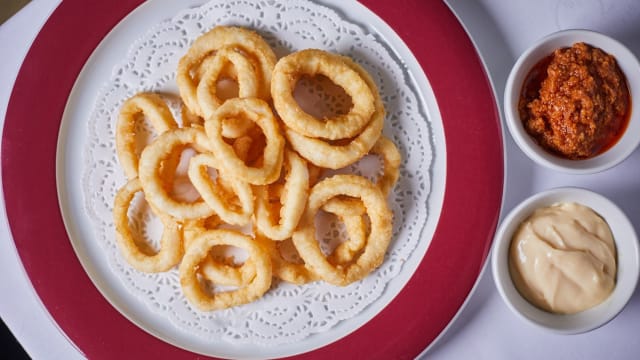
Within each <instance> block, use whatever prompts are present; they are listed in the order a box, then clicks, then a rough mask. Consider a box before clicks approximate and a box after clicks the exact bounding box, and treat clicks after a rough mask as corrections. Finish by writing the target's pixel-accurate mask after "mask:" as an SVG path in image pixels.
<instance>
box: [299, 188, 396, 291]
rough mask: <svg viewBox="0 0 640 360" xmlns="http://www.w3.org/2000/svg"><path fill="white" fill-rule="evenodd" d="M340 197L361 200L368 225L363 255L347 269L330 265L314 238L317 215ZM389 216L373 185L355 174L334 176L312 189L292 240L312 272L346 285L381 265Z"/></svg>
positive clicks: (333, 282)
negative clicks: (369, 228)
mask: <svg viewBox="0 0 640 360" xmlns="http://www.w3.org/2000/svg"><path fill="white" fill-rule="evenodd" d="M339 195H346V196H350V197H354V198H359V199H360V200H362V202H363V204H364V207H365V208H366V210H367V215H368V216H369V220H370V222H371V231H370V233H369V235H368V236H367V243H366V245H365V247H364V249H363V250H362V253H361V254H360V255H359V256H358V257H357V259H354V260H353V262H351V263H350V264H348V265H346V266H342V265H337V266H336V265H332V264H331V263H330V262H329V261H328V260H327V258H326V257H325V255H324V254H323V253H322V250H321V249H320V246H319V244H318V241H317V240H316V236H315V233H316V227H315V216H316V213H317V212H318V210H319V209H320V208H321V207H322V206H323V205H324V204H325V203H326V202H327V201H329V200H330V199H331V198H333V197H336V196H339ZM392 217H393V213H392V212H391V210H389V207H388V205H387V203H386V199H385V196H384V195H383V194H382V192H381V191H380V189H379V188H378V187H377V186H376V185H374V184H373V183H371V182H370V181H369V180H367V179H365V178H363V177H361V176H357V175H334V176H332V177H330V178H327V179H324V180H322V181H321V182H319V183H318V184H316V185H315V186H314V187H313V188H312V189H311V193H310V194H309V200H308V202H307V208H306V210H305V213H304V215H303V217H302V219H301V220H300V224H299V225H298V229H297V230H296V231H295V232H294V233H293V236H292V239H293V243H294V245H295V246H296V249H297V250H298V252H299V253H300V256H301V257H302V259H303V260H304V262H305V264H306V265H307V266H308V267H309V268H310V269H311V270H312V271H313V272H314V273H316V274H317V275H318V276H320V277H321V278H322V279H323V280H324V281H326V282H328V283H330V284H334V285H339V286H346V285H348V284H350V283H352V282H354V281H357V280H360V279H362V278H363V277H365V276H366V275H368V274H369V273H370V272H371V271H373V270H374V269H375V268H377V267H378V266H380V264H381V263H382V261H383V260H384V255H385V252H386V250H387V248H388V246H389V242H390V241H391V230H392Z"/></svg>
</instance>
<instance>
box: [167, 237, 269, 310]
mask: <svg viewBox="0 0 640 360" xmlns="http://www.w3.org/2000/svg"><path fill="white" fill-rule="evenodd" d="M220 245H229V246H235V247H239V248H242V249H245V250H246V251H247V252H248V254H249V258H250V259H251V261H252V263H253V264H254V265H255V268H256V275H255V277H253V279H251V281H250V282H249V283H248V284H246V286H243V287H240V288H238V289H237V290H233V291H226V292H220V293H210V292H208V291H206V290H205V289H203V287H202V285H201V284H200V280H199V279H198V270H199V268H200V264H201V262H202V261H203V260H204V259H206V258H207V257H208V256H209V251H210V250H211V249H212V248H213V247H214V246H220ZM179 273H180V284H181V286H182V290H183V292H184V295H185V297H186V298H187V300H189V302H190V303H192V304H193V305H195V306H196V307H197V308H199V309H200V310H202V311H210V310H220V309H226V308H229V307H232V306H236V305H241V304H246V303H249V302H252V301H254V300H256V299H258V298H259V297H261V296H262V295H263V294H264V293H265V292H266V291H267V290H269V287H270V286H271V276H272V271H271V258H270V257H269V254H267V253H266V252H265V250H264V249H263V248H262V247H261V246H260V245H259V244H258V243H256V242H255V241H254V240H253V239H252V238H251V237H249V236H247V235H244V234H241V233H239V232H237V231H233V230H221V229H218V230H208V231H205V232H203V233H202V234H200V235H198V236H197V237H196V238H195V239H193V241H192V243H191V245H190V246H189V247H188V248H187V250H186V252H185V254H184V257H183V258H182V263H180V268H179Z"/></svg>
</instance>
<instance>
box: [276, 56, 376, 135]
mask: <svg viewBox="0 0 640 360" xmlns="http://www.w3.org/2000/svg"><path fill="white" fill-rule="evenodd" d="M302 75H309V76H315V75H324V76H326V77H328V78H329V79H331V80H332V81H333V82H334V83H335V84H336V85H338V86H340V87H342V88H343V89H344V91H345V92H346V93H347V95H349V96H350V97H351V102H352V104H353V106H352V107H351V110H350V111H349V113H347V114H344V115H337V116H334V117H332V118H328V119H317V118H316V117H314V116H312V115H310V114H308V113H306V112H305V111H304V110H302V108H301V107H300V105H298V103H297V102H296V100H295V99H294V97H293V90H294V88H295V86H296V83H297V82H298V80H300V78H301V77H302ZM372 91H373V89H372V88H371V87H370V86H369V85H368V84H367V82H366V81H365V80H364V79H363V78H362V76H361V75H360V74H359V73H358V71H355V70H354V69H353V67H352V66H351V65H350V64H347V63H346V62H345V61H344V57H343V56H340V55H336V54H332V53H329V52H326V51H323V50H317V49H306V50H301V51H298V52H295V53H292V54H289V55H287V56H285V57H283V58H281V59H280V60H279V61H278V63H276V66H275V68H274V70H273V80H272V82H271V96H272V97H273V105H274V107H275V108H276V111H277V112H278V114H279V115H280V117H281V118H282V121H283V122H284V123H285V124H286V125H287V127H289V128H291V130H293V131H295V132H297V133H299V134H301V135H304V136H307V137H313V138H323V139H328V140H337V139H347V138H351V137H354V136H356V135H357V134H358V133H360V132H361V130H362V129H363V128H364V127H365V125H367V124H368V123H369V121H370V120H371V116H372V115H373V113H374V111H375V108H374V95H373V94H372Z"/></svg>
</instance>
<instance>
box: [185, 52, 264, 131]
mask: <svg viewBox="0 0 640 360" xmlns="http://www.w3.org/2000/svg"><path fill="white" fill-rule="evenodd" d="M207 63H208V68H207V69H206V71H205V73H204V75H203V76H202V78H201V79H200V83H198V88H197V98H198V103H199V105H200V108H201V110H202V115H203V117H204V118H205V119H206V118H208V117H209V116H211V114H212V113H213V112H214V111H215V110H216V109H217V108H219V107H220V105H222V103H223V102H224V100H223V99H221V98H220V97H218V96H217V87H216V85H217V83H218V80H219V79H220V78H221V77H222V74H223V70H224V68H225V66H228V65H229V64H232V65H233V67H234V68H235V73H236V74H237V75H236V78H237V79H236V80H237V82H238V97H241V98H243V97H258V91H259V84H258V77H257V75H256V71H255V69H254V68H253V65H252V64H251V62H250V61H249V60H248V59H247V58H246V57H245V56H244V55H243V54H242V53H240V52H238V51H237V50H236V49H234V48H232V47H229V46H225V47H223V48H221V49H220V50H218V51H217V52H216V54H215V56H214V57H213V61H211V62H207ZM251 126H253V123H252V122H250V121H240V122H235V123H234V124H233V125H232V124H225V126H223V128H222V129H223V132H222V135H223V136H224V137H228V138H229V137H231V138H237V137H240V136H242V135H244V134H245V133H246V132H247V130H248V129H249V128H250V127H251Z"/></svg>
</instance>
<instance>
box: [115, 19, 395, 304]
mask: <svg viewBox="0 0 640 360" xmlns="http://www.w3.org/2000/svg"><path fill="white" fill-rule="evenodd" d="M276 60H277V59H276V56H275V54H274V52H273V50H272V49H271V48H270V46H269V45H268V44H267V43H266V42H265V41H264V39H263V38H262V37H261V36H260V35H258V34H257V33H255V32H253V31H251V30H248V29H245V28H240V27H226V26H218V27H215V28H213V29H212V30H211V31H209V32H207V33H205V34H204V35H202V36H200V37H199V38H198V39H196V40H195V42H194V43H193V45H192V46H191V47H190V48H189V49H188V51H187V53H186V54H185V55H184V56H183V57H182V58H181V59H180V62H179V66H178V69H177V83H178V86H179V90H180V97H181V98H182V101H183V107H182V114H181V117H182V127H181V126H179V125H178V123H177V122H176V120H175V119H174V117H173V115H172V113H171V111H170V109H169V107H168V106H167V104H166V103H165V101H164V100H163V98H162V97H161V96H160V95H158V94H154V93H139V94H137V95H135V96H133V97H131V98H129V99H128V100H127V101H126V102H125V103H124V104H123V106H122V108H121V109H120V114H119V118H118V121H117V125H116V149H117V156H118V160H119V162H120V164H121V166H122V168H123V170H124V172H125V175H126V176H127V178H128V182H127V183H126V184H125V185H124V186H123V187H122V188H121V189H119V190H118V192H117V194H116V197H115V201H114V209H113V215H114V219H115V227H116V239H117V243H118V246H119V248H120V250H121V253H122V255H123V257H124V258H125V259H126V260H127V262H128V263H130V264H131V266H132V267H134V268H135V269H137V270H139V271H143V272H163V271H168V270H170V269H172V268H173V267H175V266H176V265H179V275H180V283H181V287H182V291H183V293H184V295H185V297H186V298H187V300H188V301H189V302H190V303H192V304H193V305H195V306H196V307H197V308H199V309H200V310H203V311H210V310H218V309H224V308H228V307H232V306H236V305H240V304H245V303H248V302H252V301H254V300H256V299H258V298H260V297H261V296H262V295H263V294H264V293H265V292H267V291H268V290H269V288H270V287H271V283H272V278H273V277H274V276H275V277H277V278H279V279H282V280H284V281H288V282H293V283H296V284H302V283H307V282H311V281H318V280H323V281H326V282H328V283H330V284H334V285H338V286H346V285H348V284H350V283H352V282H354V281H357V280H360V279H362V278H364V277H365V276H367V275H368V274H369V273H371V271H373V270H374V269H376V268H377V267H378V266H380V264H381V263H382V261H383V259H384V255H385V252H386V250H387V248H388V246H389V243H390V240H391V234H392V218H393V214H392V212H391V211H390V209H389V206H388V204H387V200H386V198H387V195H388V193H389V191H390V190H391V189H392V187H393V186H394V184H395V183H396V181H397V179H398V175H399V167H400V162H401V156H400V153H399V151H398V149H397V148H396V146H395V145H394V143H393V142H392V141H390V140H389V139H387V138H386V137H384V136H383V135H382V128H383V122H384V117H385V109H384V107H383V104H382V101H381V99H380V95H379V93H378V90H377V87H376V85H375V83H374V81H373V80H372V79H371V76H370V75H369V74H368V73H367V72H366V71H365V70H364V69H363V68H362V67H360V66H359V65H358V64H356V63H355V62H354V61H352V60H351V59H350V58H348V57H344V56H340V55H336V54H332V53H329V52H326V51H322V50H316V49H308V50H302V51H298V52H294V53H291V54H289V55H287V56H285V57H283V58H281V59H280V60H278V61H276ZM320 75H322V76H326V77H328V78H329V79H330V80H331V81H332V82H334V83H335V84H336V85H338V86H340V87H341V88H342V89H344V92H345V93H346V94H347V95H349V96H350V97H351V101H352V106H351V108H350V109H349V111H348V112H346V111H345V113H344V114H336V115H333V117H330V118H324V119H318V118H316V117H314V116H311V115H310V114H308V113H306V112H305V111H303V110H302V109H301V107H300V106H299V104H298V103H297V102H296V100H295V98H294V95H293V92H294V89H295V86H296V84H297V82H298V81H299V80H300V79H301V78H302V77H303V76H309V77H313V76H320ZM224 78H226V79H232V80H233V81H234V82H236V83H237V87H238V91H237V92H238V94H237V97H233V98H226V99H222V98H221V97H219V96H218V95H217V94H216V92H217V83H218V82H219V81H220V80H221V79H224ZM271 104H272V105H271ZM274 110H275V112H274ZM141 118H142V119H146V121H147V123H148V124H150V127H151V128H152V130H153V133H154V134H155V137H154V138H153V139H152V141H151V142H150V143H148V144H147V145H146V146H145V147H144V148H143V149H142V151H140V150H139V149H138V150H137V146H138V145H137V143H138V142H139V141H138V139H137V137H138V136H140V135H139V134H137V130H136V129H138V128H139V127H136V122H138V121H140V119H141ZM138 125H139V124H138ZM186 148H190V149H192V150H193V151H195V155H193V156H192V157H191V158H190V159H189V160H188V170H187V171H186V176H187V177H188V180H189V181H190V183H191V184H192V185H193V188H195V189H196V190H197V192H198V193H199V196H198V198H197V199H196V200H192V201H186V200H184V199H180V198H177V197H176V196H175V194H174V193H173V190H172V189H174V182H175V181H177V177H178V176H179V175H178V173H177V167H178V164H179V163H180V161H181V157H182V154H183V152H184V150H185V149H186ZM138 154H139V155H138ZM368 154H375V155H377V156H379V157H380V158H381V160H382V161H381V164H382V166H381V167H382V170H381V171H380V174H379V176H378V177H377V179H376V181H375V182H372V181H370V180H368V179H367V178H365V177H362V176H358V175H354V174H334V175H333V176H323V174H325V173H326V171H327V170H328V169H341V168H344V167H346V166H349V165H351V164H353V163H355V162H357V161H358V160H360V159H361V158H362V157H364V156H365V155H368ZM183 161H184V160H183ZM212 170H214V171H212ZM212 173H215V175H212ZM183 176H184V175H183ZM138 192H143V194H144V198H145V199H146V202H147V203H148V204H149V208H150V209H151V211H152V213H153V214H154V215H155V216H157V217H158V218H159V219H160V220H161V222H162V224H163V226H164V227H163V232H162V236H161V239H160V248H159V250H154V249H152V246H150V245H149V244H147V243H146V240H145V238H144V237H143V236H142V235H140V234H137V233H136V232H134V231H133V230H132V228H131V227H130V219H129V217H130V216H131V212H132V211H133V210H131V209H130V207H131V203H132V200H133V199H134V196H135V194H136V193H138ZM319 211H324V212H327V213H330V214H333V215H334V216H336V218H337V219H339V221H341V222H342V223H343V224H344V228H345V230H346V233H347V235H348V239H347V240H346V241H344V242H342V243H340V244H338V245H337V247H336V248H335V249H334V250H333V251H332V252H331V253H330V254H325V252H326V251H323V250H322V249H321V246H320V244H319V242H318V240H317V239H316V224H315V218H316V215H317V213H318V212H319ZM242 227H244V228H246V227H250V229H251V231H249V232H247V231H242V230H240V229H241V228H242ZM248 233H249V234H248ZM287 243H289V246H290V245H291V244H293V247H294V249H295V251H297V253H298V255H299V258H300V259H301V260H302V261H295V260H291V259H287V258H286V257H285V256H283V254H282V251H281V248H282V247H283V246H284V245H285V244H287ZM216 247H235V248H241V249H244V250H245V252H246V254H247V258H246V260H245V261H244V262H243V263H236V261H235V259H234V258H232V257H231V258H230V257H224V256H220V255H215V253H214V251H213V250H214V249H215V248H216ZM300 259H299V260H300ZM212 284H213V286H212ZM215 285H221V286H228V287H229V289H228V290H225V291H213V290H212V289H213V288H214V287H215Z"/></svg>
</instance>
